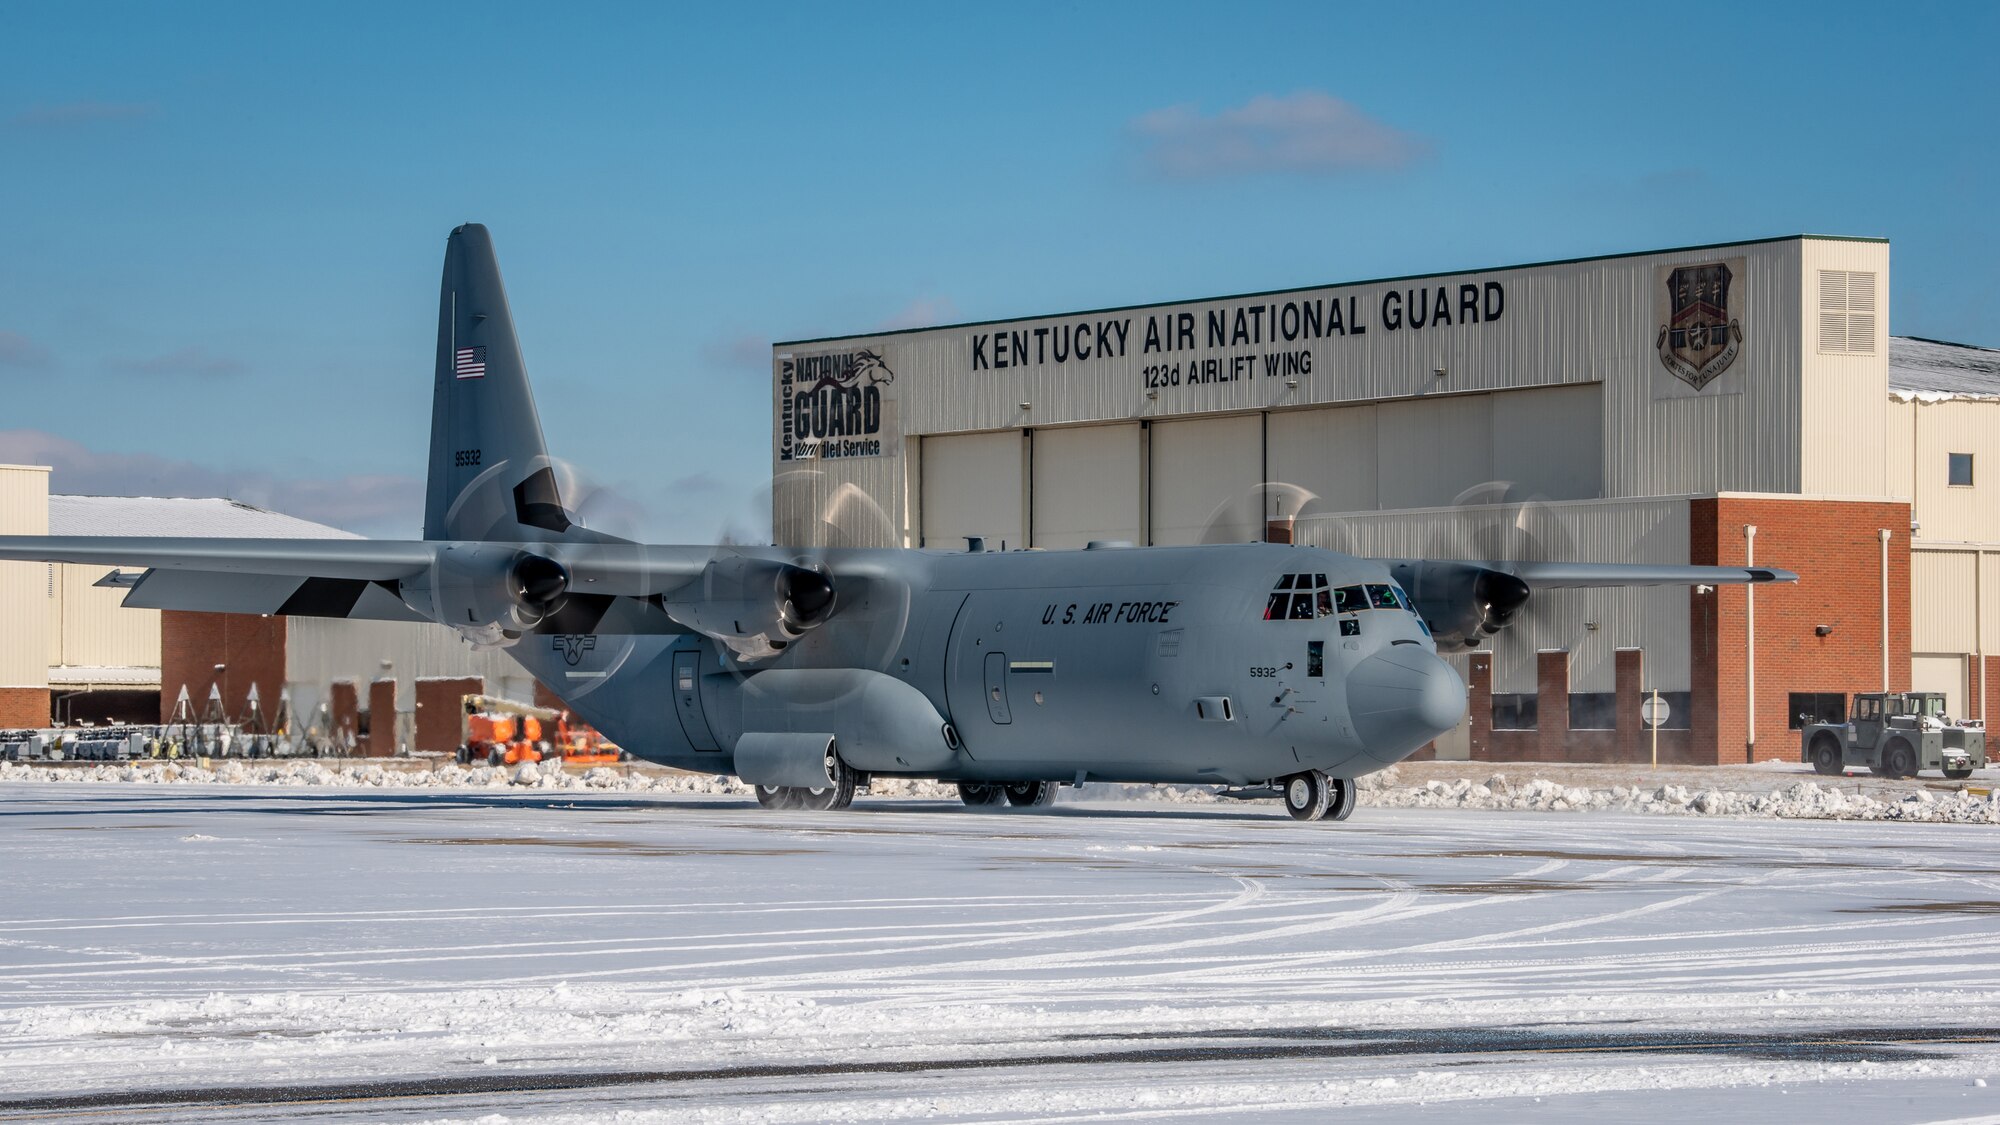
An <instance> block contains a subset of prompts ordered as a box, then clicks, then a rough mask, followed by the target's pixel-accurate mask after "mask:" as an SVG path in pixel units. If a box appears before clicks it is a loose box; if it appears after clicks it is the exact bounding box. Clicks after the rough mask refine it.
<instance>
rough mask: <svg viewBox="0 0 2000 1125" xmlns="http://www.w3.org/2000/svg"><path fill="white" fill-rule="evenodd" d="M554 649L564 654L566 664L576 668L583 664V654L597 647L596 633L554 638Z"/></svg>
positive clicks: (571, 634)
mask: <svg viewBox="0 0 2000 1125" xmlns="http://www.w3.org/2000/svg"><path fill="white" fill-rule="evenodd" d="M553 640H554V648H555V650H556V651H557V652H560V653H562V658H563V661H564V662H565V663H567V664H568V665H569V666H570V667H572V668H574V667H576V666H577V665H578V664H581V663H583V654H584V653H586V652H589V651H590V650H592V649H594V648H596V647H597V635H596V634H594V633H564V634H562V635H561V636H558V637H555V638H553Z"/></svg>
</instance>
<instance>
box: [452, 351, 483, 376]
mask: <svg viewBox="0 0 2000 1125" xmlns="http://www.w3.org/2000/svg"><path fill="white" fill-rule="evenodd" d="M454 370H455V372H456V374H457V375H458V377H459V378H461V379H484V378H486V348H485V347H484V346H483V345H482V346H480V347H477V348H460V349H458V355H457V357H456V362H455V365H454Z"/></svg>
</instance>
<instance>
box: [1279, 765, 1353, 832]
mask: <svg viewBox="0 0 2000 1125" xmlns="http://www.w3.org/2000/svg"><path fill="white" fill-rule="evenodd" d="M1278 792H1279V794H1280V795H1281V797H1282V799H1283V800H1284V802H1285V811H1286V812H1288V813H1290V814H1292V819H1293V820H1346V819H1347V818H1348V817H1349V816H1351V815H1353V813H1354V782H1352V781H1349V780H1347V779H1346V778H1339V777H1328V776H1327V775H1325V774H1323V773H1321V772H1319V771H1318V770H1307V771H1305V772H1304V773H1295V774H1293V775H1291V776H1290V777H1287V778H1281V779H1280V780H1279V782H1278Z"/></svg>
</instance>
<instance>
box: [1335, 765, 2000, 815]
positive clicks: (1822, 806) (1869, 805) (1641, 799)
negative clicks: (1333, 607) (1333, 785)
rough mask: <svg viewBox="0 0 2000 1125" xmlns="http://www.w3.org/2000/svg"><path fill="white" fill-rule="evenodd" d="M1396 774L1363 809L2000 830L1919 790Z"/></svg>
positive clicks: (1968, 800) (1979, 799) (1952, 796)
mask: <svg viewBox="0 0 2000 1125" xmlns="http://www.w3.org/2000/svg"><path fill="white" fill-rule="evenodd" d="M1395 774H1396V771H1395V770H1393V769H1391V770H1385V771H1383V772H1382V773H1380V774H1376V775H1374V776H1373V777H1369V778H1363V779H1362V785H1361V794H1360V797H1361V803H1362V804H1364V805H1372V806H1375V807H1377V808H1392V809H1486V810H1494V811H1518V812H1569V811H1599V812H1624V813H1651V814H1656V815H1661V816H1755V817H1774V818H1778V819H1783V820H1907V821H1922V822H1925V823H1933V824H2000V802H1996V800H1995V799H1994V798H1993V797H1992V796H1980V795H1979V794H1976V793H1972V792H1969V791H1966V790H1959V791H1956V792H1952V793H1936V792H1933V791H1931V790H1929V789H1917V790H1913V791H1911V792H1908V793H1906V794H1904V795H1903V797H1902V798H1901V799H1900V800H1878V799H1877V798H1874V797H1868V796H1863V795H1860V794H1855V793H1848V792H1844V791H1842V790H1840V789H1838V788H1835V787H1832V786H1822V785H1819V784H1817V783H1816V782H1811V781H1800V782H1796V783H1794V784H1792V785H1788V786H1785V787H1783V788H1779V789H1773V790H1771V791H1770V792H1769V793H1763V794H1758V793H1744V792H1737V791H1734V790H1728V789H1708V788H1697V787H1691V786H1686V785H1662V786H1659V787H1657V788H1650V787H1644V786H1636V785H1635V786H1626V785H1618V786H1614V787H1612V788H1610V789H1586V788H1583V787H1581V786H1570V785H1559V784H1557V783H1556V782H1553V781H1545V780H1543V779H1541V778H1536V779H1534V780H1532V781H1527V782H1523V783H1520V784H1516V783H1514V782H1511V781H1509V780H1508V779H1507V776H1506V775H1505V774H1497V773H1496V774H1494V775H1493V776H1492V777H1489V778H1487V779H1486V781H1485V782H1483V783H1481V782H1476V781H1473V780H1471V779H1470V778H1459V779H1458V780H1456V781H1429V782H1426V783H1425V784H1423V785H1415V786H1400V785H1397V784H1396V777H1395Z"/></svg>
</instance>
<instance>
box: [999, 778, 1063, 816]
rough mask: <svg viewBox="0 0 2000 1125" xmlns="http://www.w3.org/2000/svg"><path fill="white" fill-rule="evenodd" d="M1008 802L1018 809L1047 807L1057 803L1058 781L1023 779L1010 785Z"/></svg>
mask: <svg viewBox="0 0 2000 1125" xmlns="http://www.w3.org/2000/svg"><path fill="white" fill-rule="evenodd" d="M1006 790H1007V803H1008V804H1010V805H1012V806H1014V807H1015V808H1017V809H1040V808H1047V807H1048V806H1050V805H1053V804H1055V803H1056V783H1055V782H1053V781H1023V782H1020V783H1019V784H1014V785H1008V786H1007V787H1006Z"/></svg>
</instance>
